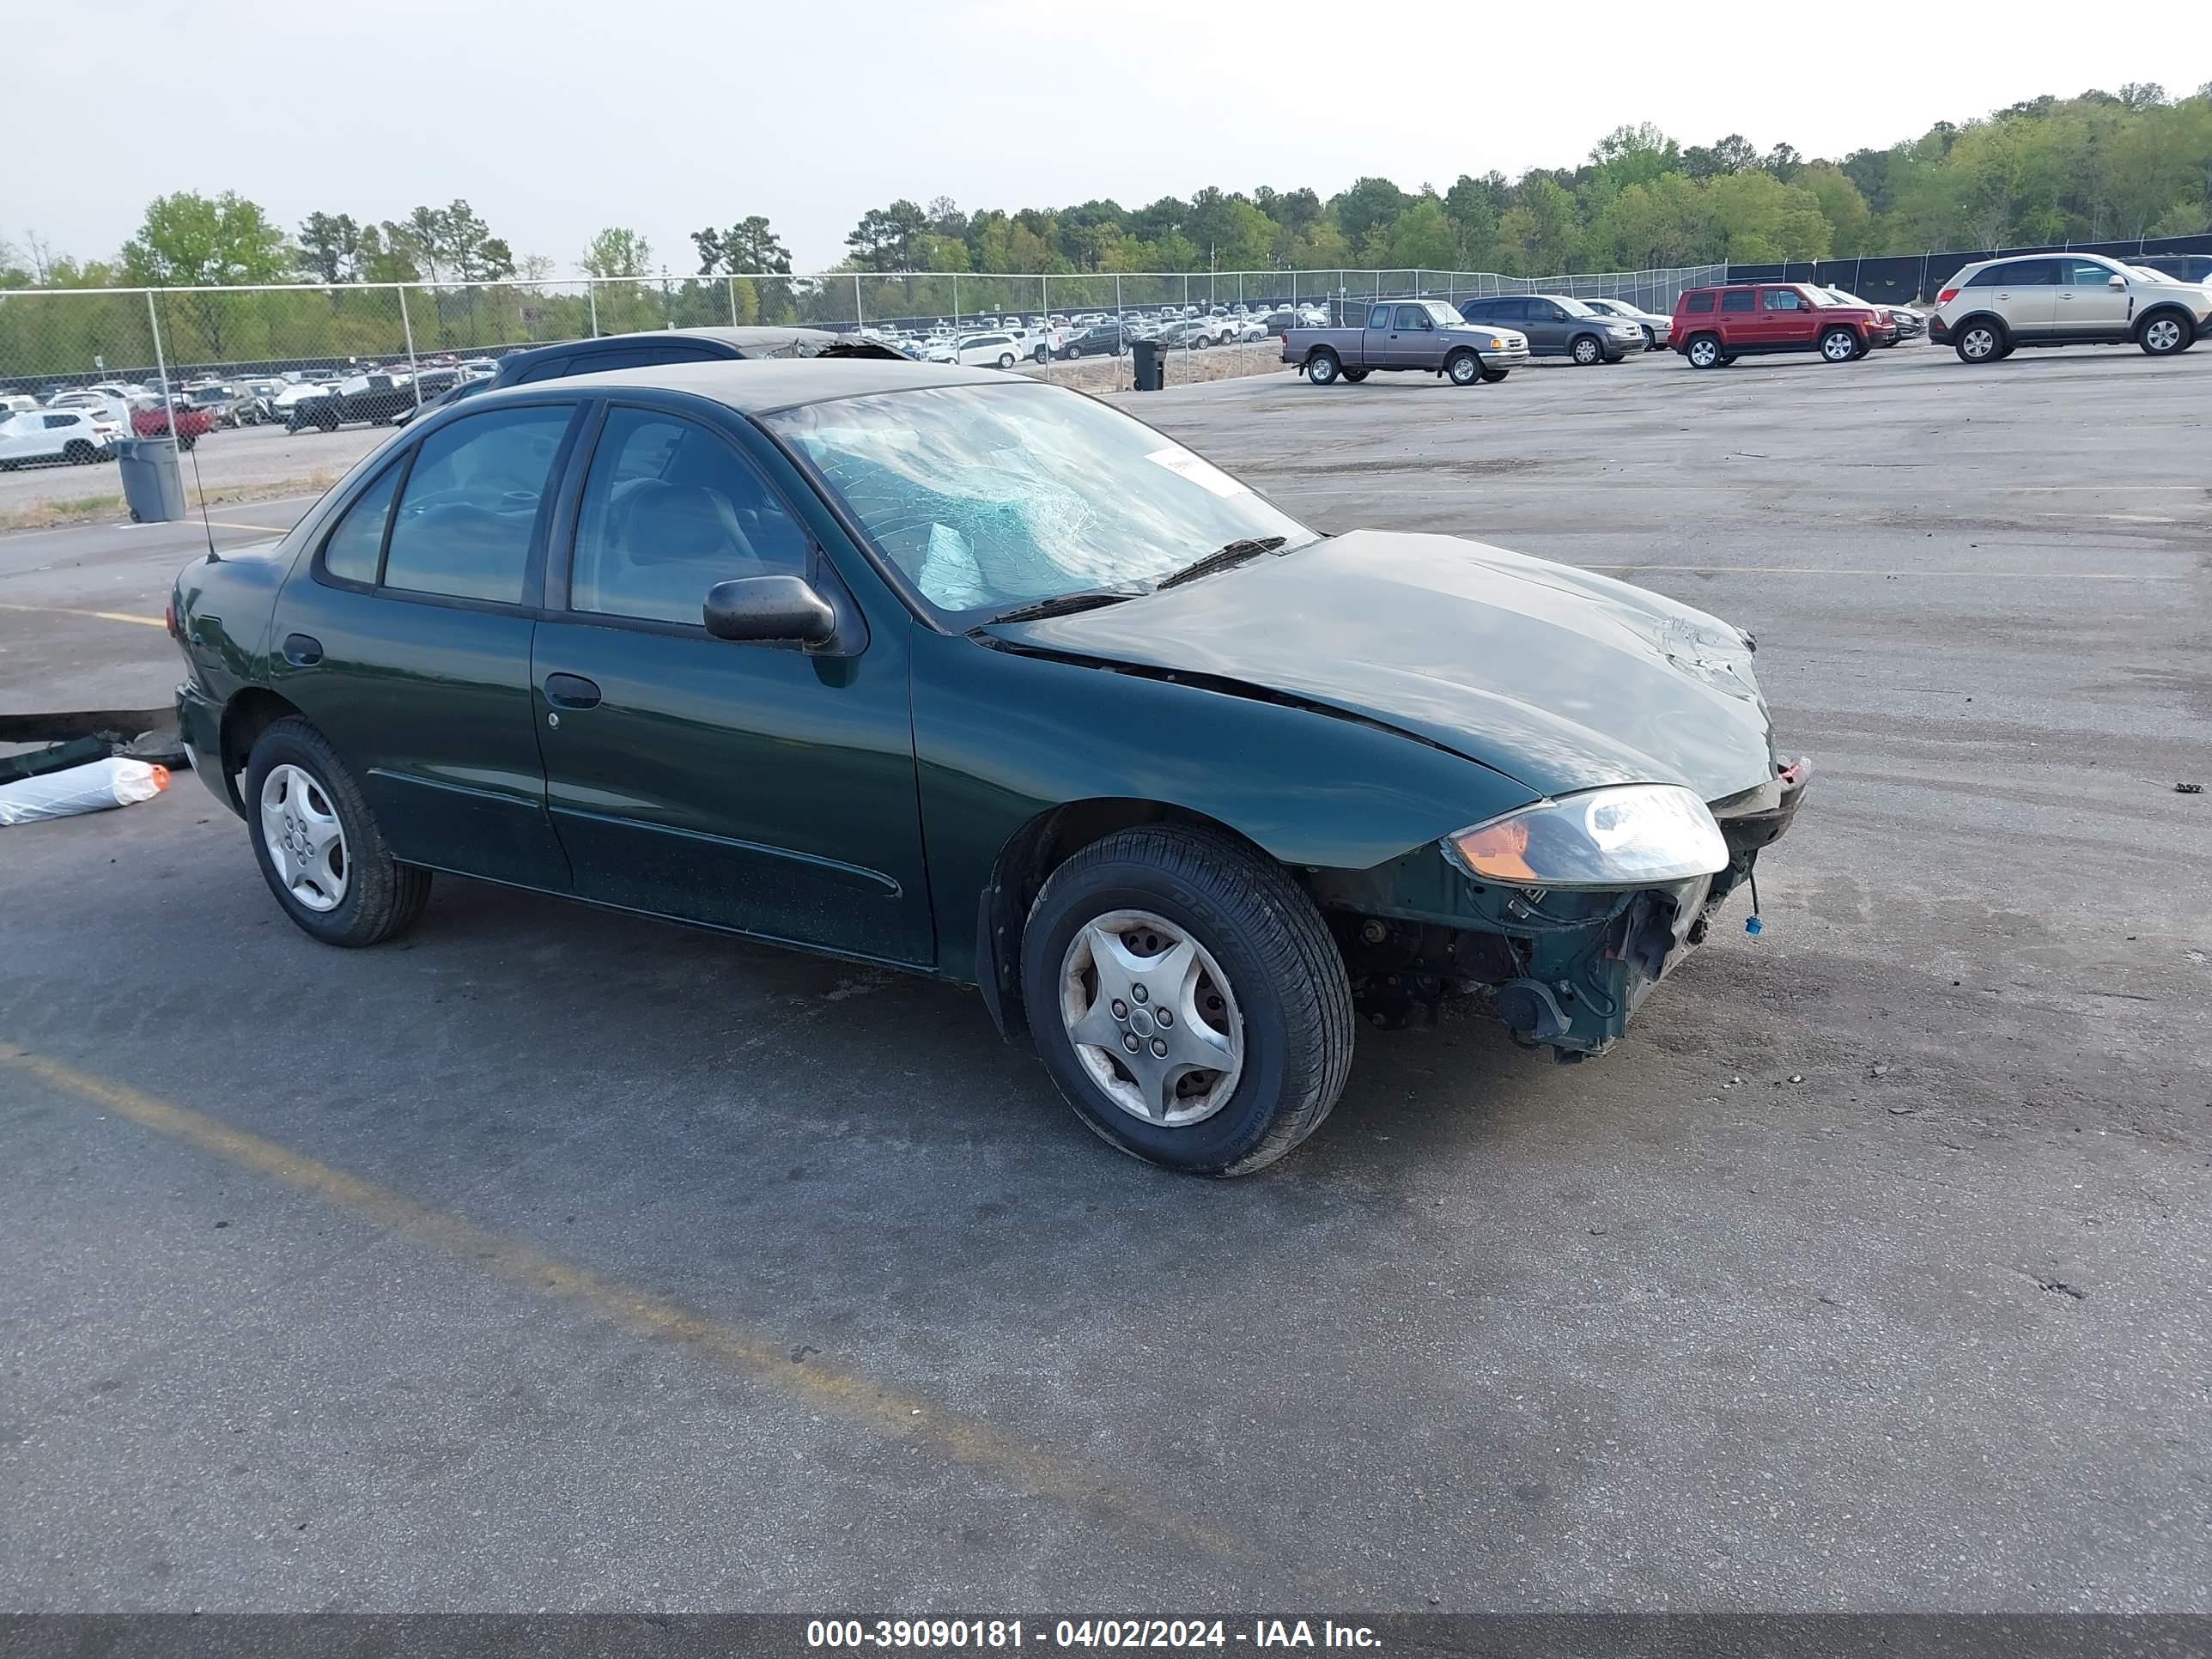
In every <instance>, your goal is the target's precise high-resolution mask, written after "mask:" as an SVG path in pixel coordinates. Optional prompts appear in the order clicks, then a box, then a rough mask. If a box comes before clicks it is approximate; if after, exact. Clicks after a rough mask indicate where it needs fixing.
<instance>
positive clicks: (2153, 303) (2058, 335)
mask: <svg viewBox="0 0 2212 1659" xmlns="http://www.w3.org/2000/svg"><path fill="white" fill-rule="evenodd" d="M2207 336H2212V289H2208V288H2206V287H2205V286H2204V285H2203V283H2190V282H2184V281H2183V280H2181V279H2180V278H2179V277H2178V276H2166V274H2164V273H2163V272H2160V271H2155V270H2145V269H2143V268H2142V267H2140V266H2136V265H2124V264H2120V263H2119V262H2118V260H2116V259H2107V258H2104V257H2102V256H2101V255H2099V254H2094V253H2063V254H2062V253H2039V254H2037V255H2035V256H2034V257H2033V258H2026V259H1990V260H1985V261H1984V262H1983V263H1982V264H1977V265H1968V266H1967V267H1966V269H1965V270H1961V271H1960V273H1959V274H1958V275H1957V276H1954V277H1953V278H1952V279H1951V280H1950V283H1948V285H1947V286H1946V287H1945V288H1944V289H1943V290H1942V293H1941V294H1939V295H1937V296H1936V310H1935V313H1934V314H1933V315H1932V316H1930V317H1929V319H1928V339H1929V343H1930V344H1932V345H1948V346H1951V347H1954V349H1956V350H1957V351H1958V354H1959V356H1960V358H1961V359H1963V360H1964V361H1966V362H1970V363H1992V362H1996V361H1997V360H1998V359H1999V358H2002V357H2008V356H2011V355H2012V353H2013V350H2014V349H2015V347H2018V346H2061V345H2127V344H2130V343H2132V344H2135V345H2139V346H2141V347H2142V349H2144V350H2145V351H2147V352H2148V353H2149V354H2150V355H2151V356H2154V357H2166V356H2172V354H2173V353H2175V352H2177V351H2186V350H2188V349H2189V348H2190V347H2191V345H2192V344H2194V343H2196V342H2197V341H2198V340H2201V339H2203V338H2205V337H2207Z"/></svg>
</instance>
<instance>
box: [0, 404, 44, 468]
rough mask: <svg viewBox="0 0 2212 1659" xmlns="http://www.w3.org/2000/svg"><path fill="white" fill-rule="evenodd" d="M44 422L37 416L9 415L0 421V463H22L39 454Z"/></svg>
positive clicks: (42, 439)
mask: <svg viewBox="0 0 2212 1659" xmlns="http://www.w3.org/2000/svg"><path fill="white" fill-rule="evenodd" d="M45 437H46V422H45V421H44V419H43V418H42V417H41V416H37V415H11V416H9V417H8V418H7V419H6V420H5V421H0V461H24V460H28V459H31V458H32V457H33V456H34V455H37V454H39V453H41V452H40V444H41V443H42V442H43V441H44V440H45Z"/></svg>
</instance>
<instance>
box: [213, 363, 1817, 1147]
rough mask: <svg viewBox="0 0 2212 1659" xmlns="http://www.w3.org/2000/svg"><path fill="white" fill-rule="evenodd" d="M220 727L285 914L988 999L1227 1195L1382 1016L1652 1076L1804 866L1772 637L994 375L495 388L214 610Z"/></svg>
mask: <svg viewBox="0 0 2212 1659" xmlns="http://www.w3.org/2000/svg"><path fill="white" fill-rule="evenodd" d="M170 626H171V629H172V631H173V634H174V635H175V637H176V639H177V641H178V643H179V646H180V647H181V648H182V650H183V652H184V653H185V661H186V664H187V667H188V671H189V673H188V678H186V680H185V683H184V684H182V685H181V686H180V687H179V690H178V708H179V716H180V721H181V725H182V728H183V732H184V734H185V738H186V740H187V742H188V744H189V745H190V747H191V751H192V754H193V757H194V763H195V766H196V769H197V771H198V772H199V774H200V776H201V777H202V778H203V779H204V781H206V783H207V785H208V787H210V789H212V790H213V791H214V792H215V793H216V796H217V797H218V798H219V799H222V801H223V802H224V803H225V804H226V805H228V806H229V807H230V808H231V809H232V810H233V811H235V812H237V813H238V814H239V816H240V817H241V818H243V819H244V820H245V821H246V825H247V828H248V830H249V834H250V840H251V843H252V849H253V855H254V857H255V859H256V860H258V863H259V865H260V867H261V872H262V874H263V876H264V878H266V880H267V882H268V884H269V887H270V891H271V892H272V893H274V894H275V896H276V902H277V903H278V905H280V906H281V907H282V908H283V910H284V912H285V914H286V915H289V917H291V919H292V920H293V921H295V923H297V924H298V925H299V926H300V927H301V928H303V929H304V930H306V932H307V933H309V934H311V935H313V937H314V938H316V939H320V940H322V941H324V942H325V943H327V944H331V945H354V946H359V945H375V944H378V943H380V942H381V941H383V940H386V939H391V938H392V937H393V936H394V935H396V934H398V933H400V932H402V931H403V930H404V929H405V928H406V927H408V926H409V925H410V923H412V922H413V921H415V920H416V917H418V916H419V915H421V914H422V908H423V906H424V904H425V902H427V900H428V896H429V893H430V885H431V881H432V878H433V875H434V872H449V873H452V874H454V875H459V876H467V877H473V878H479V879H482V880H487V881H495V882H502V883H506V884H510V885H513V886H518V887H526V888H532V889H536V890H539V891H542V892H545V893H550V894H555V895H558V896H563V897H568V898H574V899H580V900H583V901H586V902H590V903H594V904H601V905H607V906H611V907H614V908H620V909H624V910H632V911H636V912H640V913H641V914H646V915H655V916H665V917H669V918H671V919H674V920H677V921H685V922H690V923H693V924H696V925H697V926H700V927H710V928H718V929H722V930H725V931H727V932H730V933H742V934H745V935H748V936H750V937H752V938H756V939H768V940H772V941H775V942H777V943H780V944H786V945H797V946H799V947H801V948H804V949H806V950H811V951H823V952H827V953H829V954H833V955H836V956H841V957H851V958H854V959H856V960H860V961H866V962H870V963H883V964H886V965H890V966H893V967H898V968H902V969H911V970H913V971H915V972H917V973H922V974H927V975H934V976H936V977H939V978H941V979H945V980H950V981H955V982H957V983H960V984H965V985H974V986H975V987H978V988H979V989H980V990H981V993H982V999H983V1002H984V1005H985V1006H986V1007H987V1010H988V1011H989V1015H990V1018H992V1019H993V1020H994V1022H995V1023H996V1024H997V1025H998V1026H999V1028H1000V1030H1001V1031H1002V1032H1004V1033H1005V1034H1006V1036H1007V1037H1008V1038H1009V1039H1011V1040H1013V1041H1016V1042H1024V1043H1027V1044H1031V1045H1033V1046H1034V1048H1035V1049H1036V1052H1037V1053H1038V1054H1039V1055H1040V1056H1041V1057H1042V1060H1043V1061H1044V1064H1045V1066H1046V1067H1047V1068H1048V1070H1049V1071H1050V1072H1051V1073H1052V1075H1053V1078H1054V1081H1055V1082H1056V1083H1057V1084H1058V1085H1059V1086H1060V1090H1061V1091H1062V1092H1063V1093H1064V1094H1065V1095H1066V1097H1067V1099H1068V1101H1069V1103H1071V1104H1073V1107H1074V1108H1075V1109H1076V1111H1077V1112H1078V1113H1079V1114H1080V1115H1081V1116H1082V1118H1083V1120H1084V1121H1085V1123H1087V1124H1088V1125H1089V1126H1090V1127H1091V1128H1093V1129H1094V1130H1096V1131H1097V1133H1099V1134H1100V1135H1101V1136H1103V1138H1104V1139H1107V1140H1108V1141H1109V1142H1111V1143H1112V1144H1113V1145H1114V1146H1117V1147H1120V1148H1121V1149H1122V1150H1123V1151H1125V1152H1130V1153H1133V1154H1134V1155H1135V1156H1137V1157H1139V1158H1146V1159H1149V1160H1151V1161H1152V1162H1154V1163H1156V1164H1164V1165H1166V1166H1168V1167H1170V1168H1173V1169H1177V1170H1189V1171H1193V1172H1196V1173H1200V1174H1205V1175H1212V1176H1225V1175H1237V1174H1242V1173H1243V1172H1245V1171H1248V1170H1255V1169H1258V1168H1260V1167H1261V1165H1263V1164H1268V1163H1270V1162H1272V1161H1273V1160H1274V1159H1276V1158H1280V1157H1281V1156H1282V1155H1283V1154H1284V1153H1285V1152H1289V1151H1290V1149H1291V1147H1293V1146H1297V1144H1298V1143H1299V1142H1300V1141H1301V1140H1303V1139H1305V1137H1306V1136H1307V1135H1309V1134H1310V1133H1313V1131H1314V1129H1315V1128H1316V1126H1318V1125H1319V1124H1320V1122H1321V1121H1322V1119H1323V1118H1324V1117H1325V1116H1326V1115H1328V1110H1329V1108H1330V1107H1331V1106H1332V1105H1333V1104H1334V1103H1335V1100H1336V1097H1337V1096H1338V1094H1339V1093H1340V1091H1342V1089H1343V1087H1344V1085H1345V1079H1346V1075H1347V1073H1348V1072H1349V1070H1350V1067H1351V1062H1352V1034H1353V1030H1354V1029H1355V1026H1356V1024H1358V1023H1360V1022H1361V1021H1363V1020H1364V1022H1366V1023H1368V1024H1374V1025H1378V1026H1384V1027H1389V1026H1397V1025H1401V1024H1407V1023H1409V1022H1410V1021H1413V1020H1415V1019H1419V1018H1424V1017H1426V1018H1433V1016H1434V1012H1435V1010H1436V1008H1437V1006H1438V1005H1439V1004H1441V1003H1442V1002H1444V1001H1446V1000H1453V999H1457V998H1462V997H1471V998H1476V999H1480V1000H1481V1001H1482V1002H1483V1003H1484V1004H1485V1005H1486V1006H1487V1007H1488V1008H1489V1009H1490V1010H1492V1012H1495V1013H1496V1015H1497V1016H1498V1018H1502V1019H1503V1020H1504V1022H1505V1024H1507V1025H1508V1027H1510V1030H1512V1032H1513V1033H1514V1034H1515V1035H1516V1036H1517V1037H1518V1038H1519V1039H1520V1040H1521V1041H1522V1042H1524V1043H1526V1044H1528V1045H1530V1046H1534V1047H1541V1048H1548V1049H1550V1050H1551V1051H1553V1053H1554V1054H1556V1055H1557V1056H1558V1057H1559V1058H1560V1059H1562V1060H1580V1059H1583V1058H1584V1057H1585V1056H1588V1055H1592V1054H1598V1053H1600V1052H1601V1051H1602V1050H1604V1049H1605V1048H1607V1047H1608V1046H1609V1045H1610V1044H1612V1043H1613V1042H1614V1041H1615V1040H1616V1039H1617V1038H1619V1037H1620V1035H1621V1033H1622V1031H1623V1030H1624V1028H1625V1026H1626V1023H1627V1020H1628V1018H1629V1015H1630V1013H1631V1012H1632V1010H1633V1009H1634V1008H1635V1007H1636V1006H1637V1005H1638V1003H1639V1002H1640V1001H1641V1000H1642V999H1643V998H1644V995H1645V994H1646V993H1647V992H1649V991H1650V989H1651V987H1653V986H1654V985H1655V984H1656V982H1657V981H1659V980H1660V979H1661V978H1662V977H1663V976H1664V975H1666V974H1667V973H1668V971H1670V970H1671V969H1673V968H1674V965H1675V964H1676V963H1678V962H1680V960H1681V959H1682V957H1684V956H1685V955H1686V953H1687V952H1688V951H1689V950H1690V949H1691V948H1692V946H1694V945H1696V944H1697V943H1698V942H1699V940H1700V939H1703V938H1704V937H1705V933H1706V930H1707V928H1708V927H1709V926H1710V925H1711V922H1712V921H1713V918H1714V916H1715V915H1716V912H1717V910H1718V908H1720V906H1721V904H1722V903H1723V900H1725V899H1726V898H1727V897H1728V896H1729V895H1730V894H1732V893H1733V892H1734V891H1735V890H1736V888H1737V887H1738V886H1740V885H1741V884H1745V883H1746V882H1747V880H1748V879H1749V878H1750V876H1751V872H1752V867H1753V863H1754V861H1755V860H1757V858H1758V856H1759V852H1760V850H1761V849H1762V848H1764V847H1765V846H1766V845H1767V844H1768V843H1770V842H1772V841H1773V840H1774V839H1775V838H1776V837H1777V836H1779V835H1781V834H1782V833H1783V831H1784V829H1786V828H1787V826H1788V825H1789V823H1790V819H1791V816H1792V815H1793V814H1794V812H1795V811H1796V808H1797V806H1798V805H1799V802H1800V801H1801V799H1802V795H1803V791H1804V787H1805V782H1806V778H1807V770H1806V768H1805V766H1804V763H1802V762H1789V763H1785V761H1784V758H1783V757H1782V756H1780V755H1779V754H1778V753H1777V751H1776V750H1775V747H1774V744H1773V740H1772V735H1771V729H1770V725H1769V721H1768V718H1767V712H1766V707H1765V701H1764V700H1763V698H1762V697H1761V696H1760V694H1759V688H1758V685H1757V683H1756V681H1755V680H1754V678H1753V673H1752V648H1753V647H1752V641H1751V640H1750V639H1749V637H1748V636H1747V635H1745V634H1743V633H1741V631H1740V630H1738V629H1735V628H1732V627H1730V626H1729V625H1728V624H1726V623H1722V622H1719V621H1717V620H1716V619H1715V618H1713V617H1709V616H1706V615H1705V614H1704V613H1702V612H1700V611H1693V610H1691V609H1689V608H1687V607H1686V606H1683V605H1676V604H1674V603H1673V602H1672V601H1670V600H1668V599H1662V598H1661V597H1659V596H1657V595H1656V594H1653V593H1650V592H1644V591H1643V590H1641V589H1638V588H1635V587H1632V586H1626V585H1625V584H1623V583H1620V582H1615V581H1609V580H1605V579H1603V578H1601V577H1597V576H1593V575H1589V574H1586V573H1584V572H1582V571H1579V570H1576V569H1573V568H1568V567H1565V566H1561V565H1556V564H1550V563H1547V562H1543V561H1541V560H1536V559H1529V558H1524V557H1522V556H1518V555H1516V554H1512V553H1508V552H1504V551H1503V550H1499V549H1497V548H1493V547H1488V546H1484V545H1482V544H1477V543H1473V542H1468V541H1464V540H1460V539H1457V538H1452V537H1449V536H1438V535H1398V534H1383V533H1380V532H1370V531H1358V532H1350V533H1346V534H1343V535H1335V536H1329V535H1324V534H1322V533H1320V532H1316V531H1315V530H1313V529H1311V528H1310V527H1308V526H1305V525H1303V524H1301V523H1299V522H1298V521H1297V520H1295V519H1293V518H1291V516H1290V515H1288V514H1287V513H1284V512H1282V511H1281V510H1280V509H1279V508H1278V507H1274V506H1273V505H1272V504H1270V503H1269V502H1267V501H1265V500H1263V499H1262V498H1261V497H1260V496H1259V495H1255V494H1254V493H1253V492H1252V491H1251V490H1250V489H1247V488H1246V487H1245V486H1244V485H1243V484H1242V483H1238V482H1237V480H1236V479H1235V478H1233V477H1230V476H1229V475H1228V474H1226V473H1225V472H1223V471H1220V470H1219V469H1218V468H1217V467H1215V466H1213V465H1211V464H1210V463H1208V462H1207V461H1206V460H1205V459H1201V458H1200V456H1198V455H1196V454H1194V453H1192V452H1191V451H1189V450H1188V449H1186V448H1184V447H1182V445H1180V444H1178V443H1176V442H1175V441H1172V440H1170V439H1169V438H1166V437H1164V436H1163V435H1161V434H1159V433H1158V432H1156V431H1154V430H1152V428H1149V427H1147V426H1146V425H1144V424H1143V423H1142V422H1138V421H1136V420H1133V419H1132V418H1130V417H1129V416H1127V415H1124V414H1122V413H1121V412H1120V411H1118V410H1115V409H1113V408H1111V407H1109V405H1107V404H1103V403H1100V402H1098V401H1097V400H1095V399H1093V398H1087V397H1085V396H1083V395H1081V394H1079V393H1078V392H1072V391H1069V390H1066V389H1065V388H1063V387H1058V386H1048V385H1043V384H1040V383H1036V382H1033V381H1030V380H1021V379H1017V378H1014V377H1012V376H1008V375H1006V374H998V373H994V372H992V371H989V370H975V369H963V368H951V367H936V366H929V365H922V364H913V363H894V362H866V361H854V362H726V363H723V362H718V363H703V364H698V365H678V366H664V367H659V368H643V369H634V370H628V371H623V372H621V373H616V374H596V375H589V376H585V377H581V378H578V379H574V380H559V381H554V382H548V383H545V384H543V385H532V386H516V387H514V388H513V389H511V390H506V391H500V392H488V393H484V394H483V395H480V396H478V397H477V398H471V399H469V400H468V401H466V402H465V403H462V404H456V405H454V406H453V407H452V408H450V409H447V410H439V411H436V412H435V413H432V414H428V416H427V417H426V418H425V419H424V420H422V422H417V423H416V424H413V425H410V427H409V428H406V430H405V431H404V432H403V433H401V434H399V435H396V436H395V437H393V438H392V440H391V441H389V442H387V443H386V444H385V445H384V446H383V447H381V448H380V449H378V450H377V451H376V452H375V453H373V454H371V455H369V456H368V458H367V459H364V460H363V461H362V463H361V464H360V465H358V466H356V467H355V468H354V469H353V471H351V472H350V473H349V474H348V475H347V476H346V477H344V478H343V480H341V481H340V482H339V483H338V484H337V486H336V487H335V488H334V489H331V492H330V493H329V494H328V495H326V496H325V497H324V499H323V500H322V501H320V502H319V504H318V505H317V506H316V507H314V509H313V511H311V512H310V513H308V514H307V517H306V518H304V519H303V520H301V522H300V523H299V524H298V525H297V526H295V528H294V529H293V530H292V531H291V532H290V533H289V534H288V535H286V536H285V537H284V538H283V539H282V540H281V541H278V542H276V543H273V544H269V545H265V546H261V547H257V548H252V549H248V550H238V551H232V552H225V553H223V554H222V555H221V556H216V555H215V554H213V553H210V555H209V556H207V557H206V558H204V559H202V560H199V561H197V562H194V563H193V564H191V566H190V567H188V568H186V569H185V571H184V573H183V574H181V575H180V576H179V579H178V581H177V585H176V591H175V594H174V596H173V601H172V604H171V607H170Z"/></svg>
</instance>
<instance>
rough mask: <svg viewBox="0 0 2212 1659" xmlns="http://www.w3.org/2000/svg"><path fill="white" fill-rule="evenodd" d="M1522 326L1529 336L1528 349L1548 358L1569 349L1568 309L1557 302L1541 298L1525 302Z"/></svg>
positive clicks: (1523, 303)
mask: <svg viewBox="0 0 2212 1659" xmlns="http://www.w3.org/2000/svg"><path fill="white" fill-rule="evenodd" d="M1521 303H1522V306H1523V307H1525V310H1524V312H1523V313H1522V314H1523V315H1525V316H1526V317H1527V318H1528V321H1527V322H1526V323H1525V324H1523V325H1522V327H1523V328H1524V329H1525V330H1526V331H1527V333H1528V349H1529V350H1531V351H1532V352H1535V353H1537V354H1538V355H1539V356H1546V357H1556V356H1559V354H1560V353H1561V352H1563V351H1565V349H1567V323H1568V320H1569V319H1568V317H1567V313H1566V308H1565V307H1563V306H1561V305H1559V304H1558V303H1557V302H1556V301H1551V300H1546V299H1542V298H1541V297H1539V298H1532V299H1527V300H1523V301H1522V302H1521Z"/></svg>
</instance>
